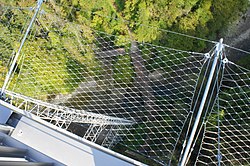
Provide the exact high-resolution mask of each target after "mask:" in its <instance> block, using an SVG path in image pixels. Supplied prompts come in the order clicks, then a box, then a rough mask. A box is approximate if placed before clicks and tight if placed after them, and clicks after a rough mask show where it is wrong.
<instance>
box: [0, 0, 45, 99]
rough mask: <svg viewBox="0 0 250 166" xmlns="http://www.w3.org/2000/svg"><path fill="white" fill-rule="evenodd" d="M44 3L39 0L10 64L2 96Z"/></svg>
mask: <svg viewBox="0 0 250 166" xmlns="http://www.w3.org/2000/svg"><path fill="white" fill-rule="evenodd" d="M42 3H43V0H38V1H37V6H36V10H35V14H34V15H33V17H32V19H31V21H30V24H29V26H28V28H27V30H26V32H25V34H24V37H23V39H22V41H21V44H20V47H19V49H18V51H17V53H16V55H15V58H14V59H13V61H12V64H11V66H10V70H9V71H8V73H7V75H6V77H5V80H4V84H3V87H2V89H1V94H0V95H1V97H2V96H3V94H4V91H5V89H6V87H7V85H8V82H9V80H10V77H11V74H12V72H13V70H14V67H15V64H16V62H17V59H18V57H19V55H20V53H21V51H22V48H23V45H24V43H25V40H26V39H27V37H28V35H29V32H30V30H31V28H32V25H33V23H34V21H35V19H36V17H37V14H38V12H39V10H40V8H41V6H42Z"/></svg>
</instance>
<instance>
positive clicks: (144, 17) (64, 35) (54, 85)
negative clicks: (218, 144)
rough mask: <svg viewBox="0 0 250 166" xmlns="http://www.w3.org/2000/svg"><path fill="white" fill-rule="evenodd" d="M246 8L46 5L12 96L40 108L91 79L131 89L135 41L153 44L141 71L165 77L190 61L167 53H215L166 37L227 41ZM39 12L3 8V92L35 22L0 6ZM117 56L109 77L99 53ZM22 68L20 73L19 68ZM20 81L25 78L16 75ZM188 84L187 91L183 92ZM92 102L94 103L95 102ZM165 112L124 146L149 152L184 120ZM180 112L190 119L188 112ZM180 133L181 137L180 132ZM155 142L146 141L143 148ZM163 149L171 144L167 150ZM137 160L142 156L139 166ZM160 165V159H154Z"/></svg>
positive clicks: (233, 4)
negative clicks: (42, 102) (22, 42)
mask: <svg viewBox="0 0 250 166" xmlns="http://www.w3.org/2000/svg"><path fill="white" fill-rule="evenodd" d="M248 3H249V1H248V0H219V1H218V0H84V1H83V0H71V1H69V0H54V1H53V0H51V1H48V2H46V3H44V4H43V9H44V10H45V12H46V13H45V14H41V16H39V19H38V20H37V21H36V23H35V25H34V27H33V31H31V32H30V37H29V39H28V40H27V41H26V43H25V46H24V48H23V51H22V54H21V56H23V59H20V60H19V61H18V64H19V66H18V67H17V70H16V71H15V75H14V78H13V80H12V84H10V88H9V89H13V88H15V92H19V93H22V94H25V95H28V96H32V97H37V98H39V99H42V100H52V99H53V98H55V97H56V95H59V94H62V95H67V94H71V93H72V92H74V91H75V90H76V89H77V88H78V87H79V84H80V83H82V82H84V81H85V80H88V79H89V78H94V79H95V81H99V82H102V84H106V82H108V81H110V80H108V81H106V82H105V81H102V80H105V79H107V78H108V79H110V77H112V81H114V82H115V83H116V84H118V86H119V88H120V87H129V86H133V80H134V77H135V71H134V70H135V67H138V68H140V67H141V66H143V65H144V64H138V63H137V64H136V63H134V62H133V58H135V59H136V58H138V57H133V58H132V56H131V55H130V54H129V52H130V49H131V48H130V47H131V45H132V44H131V41H138V43H144V42H146V43H149V44H138V48H140V50H141V52H140V54H141V55H142V56H141V57H143V59H144V60H145V61H144V62H143V63H145V65H146V68H147V69H148V71H150V72H154V71H156V70H157V69H159V68H160V69H161V71H163V72H166V73H167V72H169V70H172V68H171V67H169V66H174V65H178V64H180V63H185V60H186V59H185V57H186V56H188V55H189V54H187V53H178V52H175V51H172V52H171V51H169V50H166V49H165V47H172V48H177V49H180V50H187V51H205V50H207V49H211V47H210V46H211V45H208V43H206V42H205V41H201V40H196V39H193V38H188V37H185V36H181V35H176V34H173V33H170V32H169V31H167V30H171V31H175V32H180V33H184V34H187V35H192V36H196V37H200V38H205V39H209V40H218V39H219V38H220V37H222V36H223V35H224V33H225V32H226V30H227V27H228V26H230V23H232V22H233V21H235V20H236V19H237V18H238V17H239V16H240V15H241V14H242V13H243V12H244V11H245V10H246V9H247V7H248ZM30 4H31V5H30ZM34 4H35V1H34V0H26V1H18V0H4V1H1V2H0V29H1V31H0V46H1V47H0V64H1V66H0V73H3V75H1V78H0V80H1V82H0V86H1V84H2V82H3V79H4V74H5V73H6V70H7V62H8V60H9V59H10V58H11V56H12V55H13V51H14V52H15V51H17V49H18V47H19V45H20V41H19V40H20V38H21V37H22V34H23V31H24V29H25V28H26V27H27V24H28V23H29V20H30V18H31V16H32V14H33V13H32V11H30V10H17V9H11V8H6V7H5V8H4V7H3V6H6V5H9V6H12V5H15V6H23V7H24V6H34ZM164 29H165V30H164ZM151 44H152V45H151ZM155 45H159V46H155ZM161 46H163V47H161ZM116 48H123V49H124V50H125V51H126V54H125V55H123V56H120V55H119V56H116V57H114V58H113V59H111V58H110V59H108V60H110V61H109V63H111V65H112V67H113V70H112V71H111V70H110V71H109V72H107V71H106V70H105V69H107V68H109V66H108V67H107V65H106V68H105V60H101V58H100V57H98V55H97V54H96V53H95V51H96V52H98V51H107V50H110V49H116ZM138 54H139V53H138ZM98 58H99V59H98ZM141 59H142V58H141ZM245 59H246V60H240V62H239V63H241V65H243V66H245V67H248V68H249V62H248V61H247V59H249V58H248V57H245ZM22 63H23V64H24V65H23V66H22V65H21V64H22ZM133 63H134V64H133ZM136 65H137V66H136ZM140 65H141V66H140ZM20 66H22V68H19V67H20ZM140 69H142V68H140ZM20 71H22V72H20ZM20 73H22V74H21V75H19V74H20ZM169 73H170V75H169V76H171V74H172V76H173V75H174V74H177V73H171V72H169ZM111 74H112V75H111ZM143 74H145V73H143ZM169 76H168V77H169ZM105 77H107V78H105ZM183 77H184V76H183ZM191 77H195V76H191ZM195 78H196V77H195ZM89 80H91V79H89ZM173 81H175V80H173ZM99 82H98V83H99ZM191 82H192V83H190V82H186V83H185V84H194V82H193V80H192V81H191ZM16 83H18V84H16ZM109 83H110V82H109ZM185 84H184V83H182V85H183V86H185ZM26 85H28V86H26ZM106 86H108V83H107V84H106ZM107 89H108V88H107ZM102 90H103V89H102ZM104 90H105V89H104ZM183 91H185V90H183ZM180 95H183V94H180ZM178 97H179V96H178ZM190 97H191V96H190ZM86 98H87V97H86ZM88 98H89V100H91V96H90V97H89V96H88ZM158 99H159V100H158V102H159V103H156V105H157V106H159V107H161V105H164V104H165V103H169V101H168V100H170V99H169V98H167V97H165V98H164V97H159V98H158ZM86 100H87V99H86ZM164 102H165V103H164ZM173 102H174V103H172V104H175V103H176V105H179V106H181V104H182V102H183V101H179V100H177V99H175V101H173ZM178 102H180V103H178ZM86 103H88V102H86ZM162 107H163V106H162ZM183 108H186V107H184V106H182V107H181V108H179V109H180V110H181V109H183ZM163 109H164V111H165V112H163V111H162V112H161V113H162V116H164V119H163V122H162V123H161V124H157V122H152V123H148V124H139V125H138V128H136V129H135V130H132V131H131V132H132V133H133V132H134V133H135V134H134V135H133V138H131V139H134V138H137V142H128V143H127V146H128V147H129V148H130V149H131V151H133V150H135V148H137V147H140V146H141V145H143V144H144V142H143V141H145V139H147V133H150V132H157V131H161V130H165V128H160V127H159V126H161V125H162V126H171V125H172V124H170V122H172V121H173V120H174V119H175V118H176V119H179V117H174V116H173V117H171V118H172V119H171V118H170V117H169V114H171V112H167V111H166V110H168V109H169V108H163ZM187 109H188V108H187ZM183 110H184V111H185V109H183ZM182 114H184V113H182ZM217 116H218V115H212V116H211V117H210V119H208V120H209V121H211V123H212V124H214V123H215V121H216V118H217ZM219 116H221V117H223V116H226V115H225V112H224V110H221V112H220V114H219ZM221 117H220V118H221ZM144 125H147V127H151V128H153V127H154V128H153V129H152V130H151V131H147V130H145V129H144V128H145V126H144ZM180 125H182V124H180ZM177 127H178V126H177ZM180 128H181V127H180ZM175 130H176V131H178V132H179V130H180V129H179V128H178V129H175ZM142 133H144V135H143V134H142ZM167 135H168V133H166V134H165V135H155V136H154V137H155V138H156V140H157V139H158V138H160V137H167ZM176 137H177V136H176ZM150 141H151V140H147V141H146V143H149V142H150ZM165 141H169V140H165ZM171 141H172V142H170V143H171V144H174V142H175V141H176V140H171ZM160 143H162V142H157V141H156V142H155V144H160ZM130 144H131V145H130ZM164 144H167V143H166V142H164ZM119 146H122V145H119ZM159 147H160V146H157V147H152V148H155V149H157V148H159ZM123 148H125V147H123ZM172 148H173V147H172ZM119 150H123V149H122V148H121V149H119ZM164 150H165V149H164ZM159 151H160V152H159V156H160V155H162V156H160V157H159V158H160V159H162V160H164V161H166V162H167V160H168V159H169V157H171V156H168V157H164V156H163V154H162V151H161V150H159ZM146 155H151V154H145V156H146ZM151 156H152V155H151ZM140 157H141V156H138V158H140ZM159 158H158V157H156V159H159Z"/></svg>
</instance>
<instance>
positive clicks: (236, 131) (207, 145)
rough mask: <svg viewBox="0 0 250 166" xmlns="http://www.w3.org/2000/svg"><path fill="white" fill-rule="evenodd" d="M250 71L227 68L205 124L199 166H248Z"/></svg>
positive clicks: (232, 67)
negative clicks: (213, 106) (214, 103)
mask: <svg viewBox="0 0 250 166" xmlns="http://www.w3.org/2000/svg"><path fill="white" fill-rule="evenodd" d="M249 76H250V71H249V70H248V69H245V68H242V67H240V66H238V65H236V64H233V63H228V64H227V65H226V66H225V71H224V75H223V80H222V85H221V88H220V92H219V95H218V99H217V103H216V105H215V108H214V109H213V112H212V113H211V114H210V116H209V118H208V121H207V123H206V132H205V134H204V138H203V142H202V147H201V151H200V154H199V158H198V160H197V165H199V164H209V165H218V164H219V163H220V164H221V165H248V164H249V157H250V155H249V151H250V149H249V131H250V128H249V122H250V121H249V111H250V109H249V108H250V88H249V85H250V77H249Z"/></svg>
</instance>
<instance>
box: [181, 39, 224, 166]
mask: <svg viewBox="0 0 250 166" xmlns="http://www.w3.org/2000/svg"><path fill="white" fill-rule="evenodd" d="M222 42H223V39H220V42H219V43H217V45H216V49H215V51H216V52H215V57H214V61H213V64H212V68H211V70H210V74H209V77H208V81H207V84H206V88H205V91H204V93H203V97H202V101H201V104H200V107H199V110H198V113H197V116H196V119H195V122H194V126H193V129H192V131H191V134H190V137H189V139H188V143H187V146H186V148H185V151H184V154H183V157H182V160H181V163H180V166H184V165H186V164H187V159H188V156H189V154H190V150H191V146H192V143H193V140H194V136H195V133H196V131H197V128H198V125H199V122H200V118H201V114H202V111H203V108H204V106H205V103H206V100H207V96H208V92H209V89H210V86H211V83H212V80H213V76H214V73H215V69H216V65H217V62H218V59H219V56H220V54H221V52H222V49H223V44H222Z"/></svg>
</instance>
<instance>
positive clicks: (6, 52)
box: [0, 3, 33, 87]
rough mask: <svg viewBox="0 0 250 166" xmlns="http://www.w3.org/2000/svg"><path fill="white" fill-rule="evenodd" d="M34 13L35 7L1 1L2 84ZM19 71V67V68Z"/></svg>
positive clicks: (0, 71)
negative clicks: (5, 3) (20, 6)
mask: <svg viewBox="0 0 250 166" xmlns="http://www.w3.org/2000/svg"><path fill="white" fill-rule="evenodd" d="M32 14H33V8H19V7H10V6H7V7H6V6H4V4H2V3H0V29H1V31H0V45H1V47H0V64H1V66H0V74H1V75H0V80H1V82H0V86H1V87H2V85H3V82H4V78H5V76H6V74H7V71H8V68H9V65H10V62H11V61H12V60H13V56H14V54H15V51H17V49H18V46H19V44H20V43H19V42H20V40H21V38H22V36H23V32H24V31H25V30H26V28H27V24H28V23H29V22H30V19H31V17H32ZM17 71H18V69H17Z"/></svg>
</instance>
